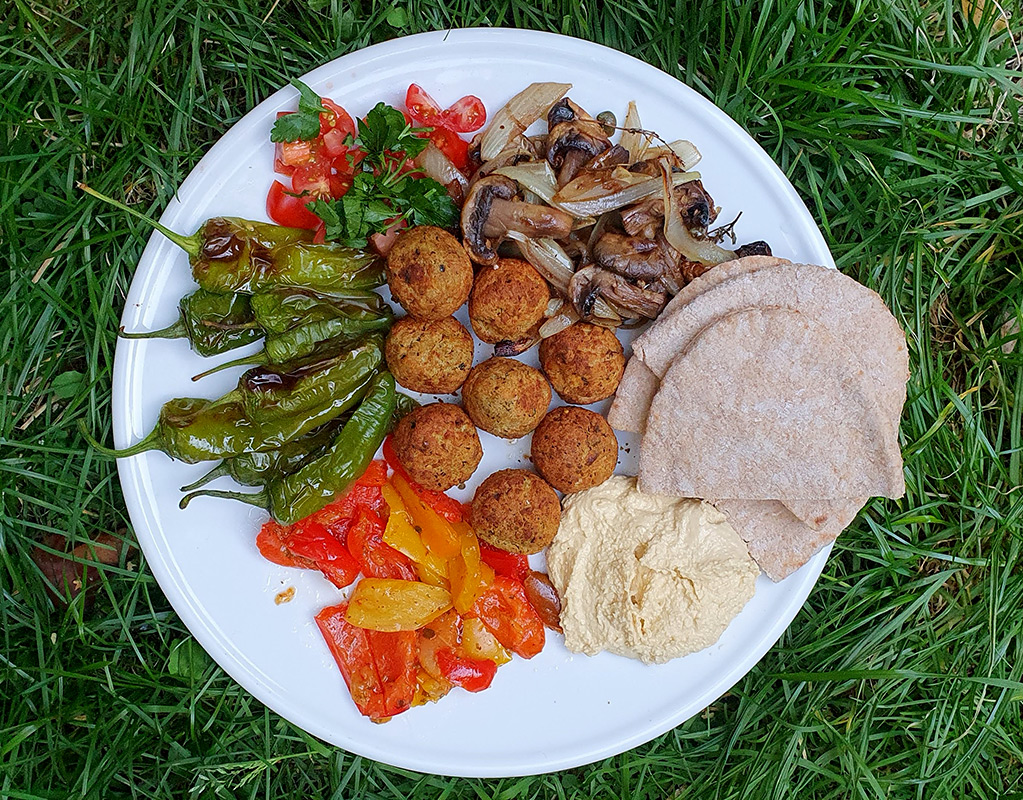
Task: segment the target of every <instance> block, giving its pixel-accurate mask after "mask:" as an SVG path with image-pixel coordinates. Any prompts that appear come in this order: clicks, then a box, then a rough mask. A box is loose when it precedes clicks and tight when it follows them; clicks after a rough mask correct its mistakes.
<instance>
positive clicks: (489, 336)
mask: <svg viewBox="0 0 1023 800" xmlns="http://www.w3.org/2000/svg"><path fill="white" fill-rule="evenodd" d="M550 297H551V294H550V289H549V288H548V286H547V281H545V280H544V279H543V277H542V276H541V275H540V273H539V272H537V271H536V270H535V269H534V268H533V265H532V264H530V263H529V262H527V261H522V260H521V259H518V258H502V259H500V260H499V261H498V262H497V264H495V265H494V266H492V267H481V268H480V271H479V272H478V273H477V274H476V280H475V282H474V283H473V286H472V293H471V294H470V295H469V322H470V323H472V329H473V330H474V331H475V332H476V335H477V336H479V337H480V339H481V340H483V341H484V342H488V343H490V344H496V343H497V342H504V341H510V342H515V341H519V340H520V339H524V338H526V337H527V336H529V335H531V334H534V333H535V332H536V331H537V329H538V328H539V327H540V322H541V321H542V320H543V316H544V312H545V311H546V310H547V303H548V301H549V300H550Z"/></svg>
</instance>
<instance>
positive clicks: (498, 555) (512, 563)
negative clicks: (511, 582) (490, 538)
mask: <svg viewBox="0 0 1023 800" xmlns="http://www.w3.org/2000/svg"><path fill="white" fill-rule="evenodd" d="M480 557H481V558H482V559H483V563H484V564H487V565H489V566H490V567H491V569H493V570H494V572H496V573H497V574H498V575H504V576H506V577H509V578H515V580H518V581H522V580H525V579H526V576H527V575H528V574H529V558H528V557H526V556H524V555H521V554H520V553H509V552H508V551H507V550H502V549H501V548H499V547H494V546H493V545H490V544H487V543H486V542H484V541H483V540H482V539H480Z"/></svg>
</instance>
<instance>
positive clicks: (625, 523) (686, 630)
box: [547, 476, 760, 664]
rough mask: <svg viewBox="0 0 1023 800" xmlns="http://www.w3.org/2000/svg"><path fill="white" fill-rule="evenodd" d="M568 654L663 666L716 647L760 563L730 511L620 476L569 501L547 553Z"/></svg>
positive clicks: (749, 592)
mask: <svg viewBox="0 0 1023 800" xmlns="http://www.w3.org/2000/svg"><path fill="white" fill-rule="evenodd" d="M547 567H548V571H549V573H550V577H551V580H552V581H553V582H554V585H555V586H556V587H557V589H558V593H559V594H560V595H561V604H562V609H561V624H562V627H563V628H564V629H565V645H566V646H567V647H568V649H569V650H572V651H573V652H577V653H585V654H586V655H590V656H592V655H595V654H596V653H598V652H600V651H601V650H607V651H609V652H612V653H617V654H619V655H623V656H628V657H630V658H638V659H640V660H642V661H644V662H646V663H648V664H663V663H664V662H666V661H670V660H671V659H673V658H678V657H679V656H684V655H687V654H689V653H695V652H696V651H698V650H702V649H704V648H705V647H709V646H710V645H712V644H714V642H716V641H717V640H718V638H719V637H720V636H721V634H722V633H723V632H724V630H725V628H727V627H728V624H729V623H730V622H731V621H732V619H733V618H734V617H735V616H736V614H738V613H739V612H740V611H741V610H742V608H743V606H745V605H746V603H747V602H749V600H750V598H751V597H753V589H754V584H755V583H756V580H757V575H759V574H760V569H759V568H758V567H757V565H756V563H755V562H754V561H753V559H752V558H750V556H749V553H748V552H747V551H746V545H745V544H744V543H743V541H742V539H740V538H739V535H738V534H737V533H736V532H735V531H734V530H733V529H732V527H731V525H729V524H728V522H727V521H726V518H725V515H724V514H722V513H721V512H719V511H718V510H717V509H715V508H714V507H713V506H711V505H710V504H708V503H705V502H703V501H701V500H690V499H679V498H677V497H665V496H662V495H652V494H644V493H643V492H640V491H639V490H638V489H637V488H636V479H635V478H627V477H621V476H614V477H612V478H609V479H608V480H607V481H605V482H604V483H602V484H600V485H599V486H596V487H594V488H592V489H588V490H586V491H584V492H579V493H578V494H573V495H570V496H568V497H567V498H566V499H565V508H564V511H563V512H562V515H561V526H560V527H559V529H558V534H557V536H555V538H554V542H553V544H551V546H550V549H549V550H548V553H547Z"/></svg>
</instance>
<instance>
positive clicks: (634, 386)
mask: <svg viewBox="0 0 1023 800" xmlns="http://www.w3.org/2000/svg"><path fill="white" fill-rule="evenodd" d="M660 387H661V379H660V378H658V377H657V376H656V375H654V373H653V372H651V371H650V367H648V366H647V365H646V364H644V363H643V361H642V360H641V359H640V358H639V357H637V356H633V357H632V358H630V359H629V360H628V361H627V362H625V372H624V373H622V379H621V380H620V381H619V382H618V391H617V392H615V399H614V401H613V402H612V403H611V408H610V409H608V412H607V422H608V424H609V425H610V426H611V427H612V428H617V429H618V430H620V431H631V432H632V433H642V432H643V429H644V428H646V417H647V414H648V413H650V404H651V403H652V402H653V400H654V395H655V394H657V390H658V389H659V388H660Z"/></svg>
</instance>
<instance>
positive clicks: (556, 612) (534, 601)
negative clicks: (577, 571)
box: [522, 569, 562, 633]
mask: <svg viewBox="0 0 1023 800" xmlns="http://www.w3.org/2000/svg"><path fill="white" fill-rule="evenodd" d="M522 584H523V586H525V587H526V599H527V600H529V604H530V605H531V606H532V607H533V608H534V609H535V610H536V613H537V614H538V615H539V616H540V619H541V620H543V624H544V625H546V626H547V627H548V628H550V629H551V630H552V631H557V632H558V633H562V630H561V598H560V597H558V590H557V589H555V588H554V584H553V583H551V579H550V578H548V577H547V576H546V575H544V574H543V573H542V572H537V571H536V570H532V569H531V570H530V571H529V574H528V575H526V578H525V580H523V581H522Z"/></svg>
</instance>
